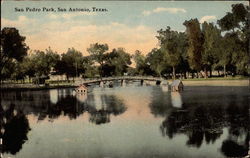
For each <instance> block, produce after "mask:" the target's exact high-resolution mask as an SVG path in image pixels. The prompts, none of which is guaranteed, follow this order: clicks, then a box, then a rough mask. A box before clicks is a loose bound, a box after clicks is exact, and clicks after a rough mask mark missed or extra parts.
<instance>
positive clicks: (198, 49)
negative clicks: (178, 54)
mask: <svg viewBox="0 0 250 158" xmlns="http://www.w3.org/2000/svg"><path fill="white" fill-rule="evenodd" d="M183 25H185V26H186V33H187V37H188V44H189V47H188V52H187V54H188V62H189V65H190V67H191V69H194V70H196V71H200V70H201V66H202V62H201V61H202V60H201V59H202V51H203V42H204V38H203V35H202V32H201V29H200V23H199V21H198V20H197V19H191V20H189V21H185V22H184V23H183Z"/></svg>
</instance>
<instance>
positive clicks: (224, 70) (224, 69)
mask: <svg viewBox="0 0 250 158" xmlns="http://www.w3.org/2000/svg"><path fill="white" fill-rule="evenodd" d="M223 72H224V77H227V75H226V65H224V66H223Z"/></svg>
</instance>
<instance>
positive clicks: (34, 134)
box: [0, 83, 250, 158]
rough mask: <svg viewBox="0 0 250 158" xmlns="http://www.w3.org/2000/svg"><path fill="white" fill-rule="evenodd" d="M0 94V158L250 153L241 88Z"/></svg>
mask: <svg viewBox="0 0 250 158" xmlns="http://www.w3.org/2000/svg"><path fill="white" fill-rule="evenodd" d="M91 91H92V92H91V93H89V94H88V95H79V94H74V92H73V91H72V89H53V90H42V91H29V92H28V91H16V92H13V91H12V92H2V93H1V109H0V112H1V119H0V120H1V127H2V128H4V130H5V131H4V134H3V135H2V137H3V149H2V150H3V151H2V152H3V156H4V157H17V158H33V157H36V158H130V157H131V158H138V157H143V158H147V157H148V158H149V157H150V158H152V157H156V158H157V157H162V158H163V157H164V158H168V157H169V158H187V157H192V158H206V157H207V158H211V157H215V158H220V157H222V158H223V157H227V156H228V157H241V156H245V155H246V154H247V152H248V148H249V144H248V142H249V129H250V127H249V126H250V123H249V102H248V101H249V99H248V98H249V90H248V87H236V86H233V87H214V86H213V87H201V86H200V87H198V86H196V87H192V86H190V87H188V86H186V87H185V90H184V92H181V93H178V92H172V93H171V92H166V91H164V90H163V89H162V88H161V87H160V86H140V85H139V83H133V84H127V85H126V86H119V85H117V86H115V87H114V88H100V87H98V86H93V87H91Z"/></svg>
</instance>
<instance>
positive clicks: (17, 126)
mask: <svg viewBox="0 0 250 158" xmlns="http://www.w3.org/2000/svg"><path fill="white" fill-rule="evenodd" d="M61 93H63V92H60V93H53V94H57V95H58V96H56V97H55V96H54V98H53V101H51V100H50V99H49V97H50V96H49V93H35V92H34V93H28V92H26V93H23V94H22V93H19V92H18V93H11V95H8V94H7V93H5V94H3V93H1V97H2V99H3V100H1V104H0V125H1V126H0V127H1V129H4V131H3V133H2V132H1V138H3V147H2V152H4V153H11V154H13V155H14V154H16V153H17V152H19V151H20V150H21V148H22V145H23V144H24V143H25V141H27V140H28V137H27V134H28V131H29V130H30V127H29V122H28V119H27V117H26V116H27V115H29V114H34V115H36V116H38V120H39V121H42V120H44V119H45V118H49V120H50V121H51V122H53V120H55V119H57V118H58V117H59V116H62V115H63V116H67V117H69V118H70V119H76V118H77V117H79V116H80V115H82V114H83V113H84V112H87V113H89V114H90V118H89V120H90V122H92V123H95V124H103V123H108V122H110V115H114V116H117V115H120V114H122V113H124V112H125V111H126V109H127V108H126V106H125V105H124V103H123V101H122V100H120V99H118V98H117V97H116V96H114V95H98V96H100V98H98V97H97V99H98V100H99V103H101V109H98V108H96V106H95V105H91V104H88V99H89V100H93V96H91V95H90V97H89V98H88V97H87V95H82V94H77V95H72V94H65V93H63V94H62V95H60V94H61ZM66 93H67V92H66ZM13 98H14V99H13ZM15 98H16V99H15ZM20 98H22V99H20ZM13 103H15V104H13ZM2 105H4V106H2Z"/></svg>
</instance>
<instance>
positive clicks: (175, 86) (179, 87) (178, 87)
mask: <svg viewBox="0 0 250 158" xmlns="http://www.w3.org/2000/svg"><path fill="white" fill-rule="evenodd" d="M183 88H184V85H183V83H182V82H181V80H174V81H173V83H172V84H171V91H172V92H181V91H183Z"/></svg>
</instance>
